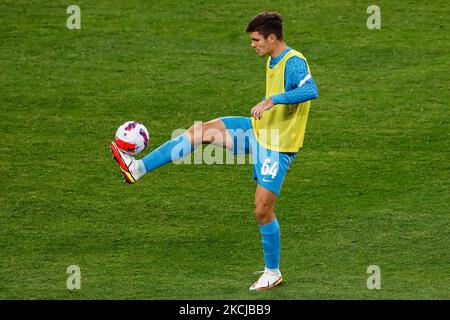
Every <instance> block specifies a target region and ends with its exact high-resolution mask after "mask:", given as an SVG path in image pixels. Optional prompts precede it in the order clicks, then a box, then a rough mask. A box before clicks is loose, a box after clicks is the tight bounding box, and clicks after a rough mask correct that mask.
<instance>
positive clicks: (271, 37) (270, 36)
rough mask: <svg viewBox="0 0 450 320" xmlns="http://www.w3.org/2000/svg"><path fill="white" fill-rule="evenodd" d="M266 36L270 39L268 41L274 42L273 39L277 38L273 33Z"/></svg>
mask: <svg viewBox="0 0 450 320" xmlns="http://www.w3.org/2000/svg"><path fill="white" fill-rule="evenodd" d="M267 38H268V40H269V41H270V43H274V42H275V40H277V37H276V36H275V35H274V34H273V33H271V34H269V36H268V37H267Z"/></svg>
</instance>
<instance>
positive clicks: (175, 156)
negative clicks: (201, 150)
mask: <svg viewBox="0 0 450 320" xmlns="http://www.w3.org/2000/svg"><path fill="white" fill-rule="evenodd" d="M194 149H195V148H194V146H193V145H192V144H191V142H190V141H189V139H188V138H187V137H186V136H185V135H184V134H182V135H180V136H178V137H176V138H174V139H172V140H170V141H167V142H166V143H164V144H163V145H161V146H159V147H158V148H157V149H155V150H153V151H152V152H151V153H150V154H148V155H146V156H145V157H144V158H143V159H142V161H143V162H144V166H145V171H146V172H150V171H152V170H155V169H156V168H159V167H161V166H163V165H165V164H167V163H169V162H172V161H176V160H179V159H181V158H184V157H185V156H187V155H188V154H190V153H191V152H192V151H194Z"/></svg>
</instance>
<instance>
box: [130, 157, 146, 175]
mask: <svg viewBox="0 0 450 320" xmlns="http://www.w3.org/2000/svg"><path fill="white" fill-rule="evenodd" d="M130 169H131V170H132V171H133V175H134V176H135V178H136V179H139V178H140V177H142V176H143V175H144V174H146V173H147V171H146V170H145V165H144V161H142V160H136V161H134V163H133V168H130Z"/></svg>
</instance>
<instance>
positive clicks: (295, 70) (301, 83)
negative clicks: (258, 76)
mask: <svg viewBox="0 0 450 320" xmlns="http://www.w3.org/2000/svg"><path fill="white" fill-rule="evenodd" d="M284 82H285V90H284V91H285V92H284V93H280V94H276V95H273V96H272V101H273V103H274V104H297V103H301V102H305V101H308V100H312V99H316V98H317V97H318V96H319V92H318V90H317V86H316V83H315V81H314V79H313V78H312V76H311V74H310V73H309V71H308V67H307V66H306V62H305V61H304V60H303V59H301V58H299V57H297V56H294V57H291V58H290V59H289V60H288V61H286V69H285V72H284Z"/></svg>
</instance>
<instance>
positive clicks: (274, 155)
mask: <svg viewBox="0 0 450 320" xmlns="http://www.w3.org/2000/svg"><path fill="white" fill-rule="evenodd" d="M220 119H221V120H222V121H223V123H224V124H225V126H226V128H227V131H228V133H229V134H230V136H231V137H233V153H234V154H235V155H238V154H252V156H253V179H254V180H256V181H257V182H258V184H259V185H261V186H262V187H264V188H265V189H267V190H269V191H271V192H273V193H274V194H275V195H276V196H278V195H279V194H280V190H281V186H282V184H283V180H284V177H285V176H286V173H287V171H288V169H289V167H290V165H291V163H292V161H293V160H294V158H295V156H296V155H297V152H277V151H273V150H269V149H266V148H264V147H262V146H261V145H260V144H259V143H258V141H257V140H256V138H255V135H254V134H253V128H252V121H251V119H250V118H247V117H223V118H220Z"/></svg>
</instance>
